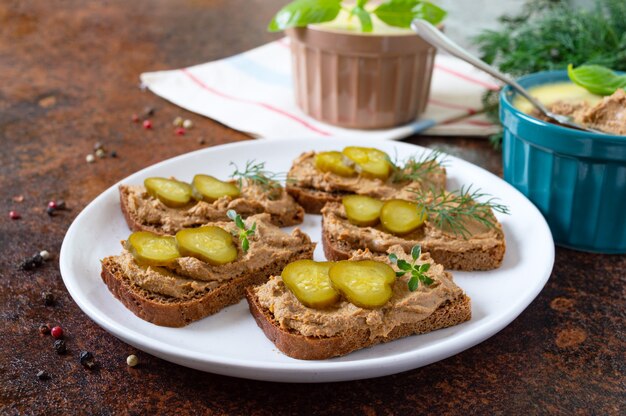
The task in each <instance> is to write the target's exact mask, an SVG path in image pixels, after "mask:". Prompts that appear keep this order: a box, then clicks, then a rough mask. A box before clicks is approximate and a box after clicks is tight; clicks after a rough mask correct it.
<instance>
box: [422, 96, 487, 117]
mask: <svg viewBox="0 0 626 416" xmlns="http://www.w3.org/2000/svg"><path fill="white" fill-rule="evenodd" d="M428 102H429V103H430V104H434V105H436V106H439V107H444V108H453V109H455V110H464V111H467V114H469V115H472V114H476V113H477V112H478V110H476V109H475V108H471V107H467V106H464V105H459V104H453V103H445V102H443V101H439V100H434V99H432V98H431V99H429V100H428Z"/></svg>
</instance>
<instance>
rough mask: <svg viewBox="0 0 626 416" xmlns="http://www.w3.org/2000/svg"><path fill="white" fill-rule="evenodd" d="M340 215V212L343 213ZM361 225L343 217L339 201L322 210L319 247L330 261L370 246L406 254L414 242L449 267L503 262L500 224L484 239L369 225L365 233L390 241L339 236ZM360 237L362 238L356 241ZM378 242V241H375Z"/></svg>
mask: <svg viewBox="0 0 626 416" xmlns="http://www.w3.org/2000/svg"><path fill="white" fill-rule="evenodd" d="M342 214H343V215H342ZM331 222H332V223H334V224H336V225H335V227H334V228H335V229H333V230H332V231H331V230H329V228H330V227H329V226H328V224H329V223H331ZM336 228H339V230H336ZM360 228H361V227H359V226H356V225H353V224H351V223H350V222H349V221H348V219H347V218H345V210H343V207H342V205H341V204H340V203H330V204H328V205H327V206H326V207H325V208H324V209H323V210H322V247H323V248H324V254H325V255H326V258H327V259H328V260H331V261H337V260H346V259H348V258H350V257H351V256H352V255H353V254H354V253H355V252H356V251H358V250H363V249H366V248H367V249H369V250H371V251H372V252H373V253H384V252H385V251H382V250H386V248H387V247H389V246H391V245H393V244H399V245H401V246H402V247H403V249H404V251H405V252H406V253H409V252H410V251H411V248H412V247H413V246H415V245H417V244H419V245H420V246H421V247H422V251H423V252H426V253H430V255H431V257H432V258H433V260H435V262H437V263H439V264H441V265H443V266H444V267H445V268H446V269H449V270H463V271H472V270H493V269H496V268H498V267H500V265H501V264H502V260H503V259H504V253H505V251H506V243H505V240H504V233H503V231H502V225H501V224H500V223H499V222H498V223H497V224H496V228H495V232H494V238H493V239H491V240H489V242H488V243H487V242H485V241H472V240H471V239H469V240H464V239H463V238H462V237H460V236H459V237H452V236H450V237H449V241H442V240H441V239H435V240H429V239H420V238H419V237H418V236H417V235H416V234H413V233H412V234H409V235H407V236H404V237H398V236H394V235H392V234H388V233H386V232H384V231H383V230H381V229H380V228H370V227H365V228H369V230H368V232H373V233H376V234H377V235H378V236H379V237H380V238H379V239H378V240H382V239H388V240H389V242H388V243H386V244H382V247H381V248H380V249H377V247H376V246H375V245H373V244H367V243H366V242H364V241H363V240H361V239H359V238H350V239H343V238H340V236H341V235H350V236H351V237H355V236H358V235H359V233H362V232H363V230H361V229H360ZM359 240H361V241H359ZM450 243H453V244H450ZM377 244H378V245H380V244H381V243H380V241H378V242H377Z"/></svg>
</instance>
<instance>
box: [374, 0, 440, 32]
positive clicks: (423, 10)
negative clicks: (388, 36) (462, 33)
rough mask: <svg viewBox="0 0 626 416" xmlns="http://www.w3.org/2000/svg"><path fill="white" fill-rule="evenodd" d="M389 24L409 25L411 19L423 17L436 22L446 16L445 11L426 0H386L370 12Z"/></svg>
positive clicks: (433, 22)
mask: <svg viewBox="0 0 626 416" xmlns="http://www.w3.org/2000/svg"><path fill="white" fill-rule="evenodd" d="M372 13H374V14H375V15H376V16H377V17H378V18H379V19H380V20H382V21H383V22H385V23H387V24H388V25H390V26H397V27H410V26H411V22H412V21H413V19H424V20H426V21H428V22H430V23H432V24H434V25H435V24H437V23H439V22H441V21H442V20H443V18H444V17H445V16H446V14H447V13H446V11H445V10H443V9H441V8H440V7H437V6H435V5H434V4H432V3H430V2H427V1H420V0H387V1H386V2H384V3H382V4H380V5H379V6H378V7H376V8H375V9H374V11H373V12H372Z"/></svg>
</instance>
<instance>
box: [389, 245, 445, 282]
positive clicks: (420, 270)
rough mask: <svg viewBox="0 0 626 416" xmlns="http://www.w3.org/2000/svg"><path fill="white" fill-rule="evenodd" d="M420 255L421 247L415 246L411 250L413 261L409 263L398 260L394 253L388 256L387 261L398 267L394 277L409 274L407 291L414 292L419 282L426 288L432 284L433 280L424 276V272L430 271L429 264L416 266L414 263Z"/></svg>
mask: <svg viewBox="0 0 626 416" xmlns="http://www.w3.org/2000/svg"><path fill="white" fill-rule="evenodd" d="M421 254H422V247H421V246H420V245H419V244H417V245H415V246H413V248H412V249H411V258H412V259H413V261H412V262H411V263H409V262H408V261H406V260H402V259H399V258H398V256H396V255H395V254H394V253H391V254H389V261H391V262H392V263H393V264H395V265H396V266H398V269H400V271H399V272H396V277H401V276H404V275H405V274H407V273H410V274H411V278H410V279H409V281H408V283H407V284H408V286H409V290H410V291H411V292H415V291H416V290H417V287H418V286H419V282H422V284H424V285H426V286H430V285H432V284H433V283H434V280H433V279H431V278H430V277H428V276H427V275H426V272H427V271H428V270H430V263H424V264H420V265H416V264H415V262H416V261H417V259H419V257H420V255H421Z"/></svg>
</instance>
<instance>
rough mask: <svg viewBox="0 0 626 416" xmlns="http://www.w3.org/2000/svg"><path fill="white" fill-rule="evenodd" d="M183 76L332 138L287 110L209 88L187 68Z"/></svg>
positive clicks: (221, 95)
mask: <svg viewBox="0 0 626 416" xmlns="http://www.w3.org/2000/svg"><path fill="white" fill-rule="evenodd" d="M180 71H181V72H182V73H183V74H185V75H186V76H187V77H189V79H191V80H192V81H193V82H195V83H196V84H198V85H199V86H200V87H202V88H203V89H205V90H207V91H209V92H211V93H213V94H215V95H217V96H219V97H222V98H226V99H229V100H233V101H239V102H240V103H246V104H252V105H256V106H259V107H263V108H265V109H266V110H269V111H272V112H274V113H276V114H280V115H282V116H285V117H287V118H290V119H292V120H293V121H295V122H297V123H300V124H302V125H303V126H304V127H306V128H308V129H309V130H311V131H314V132H316V133H318V134H321V135H323V136H330V133H328V132H326V131H323V130H320V129H318V128H317V127H315V126H313V125H311V124H309V123H308V122H307V121H305V120H303V119H301V118H300V117H298V116H295V115H293V114H291V113H288V112H286V111H285V110H281V109H280V108H277V107H274V106H273V105H270V104H267V103H263V102H260V101H252V100H247V99H245V98H238V97H233V96H232V95H228V94H225V93H223V92H221V91H218V90H216V89H215V88H212V87H209V86H208V85H207V84H205V83H204V82H203V81H202V80H201V79H200V78H198V77H196V76H195V75H193V74H192V73H191V72H189V71H188V70H187V69H186V68H183V69H181V70H180Z"/></svg>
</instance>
